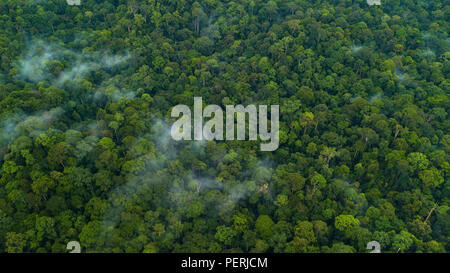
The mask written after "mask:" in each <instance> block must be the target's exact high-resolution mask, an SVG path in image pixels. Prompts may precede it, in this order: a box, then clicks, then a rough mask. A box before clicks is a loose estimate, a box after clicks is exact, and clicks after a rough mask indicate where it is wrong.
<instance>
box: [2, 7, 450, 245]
mask: <svg viewBox="0 0 450 273" xmlns="http://www.w3.org/2000/svg"><path fill="white" fill-rule="evenodd" d="M445 2H446V1H434V0H430V1H425V0H423V1H412V0H385V1H382V5H381V6H368V5H367V3H366V1H365V0H353V1H352V0H331V1H319V0H313V1H306V0H288V1H283V0H269V1H258V0H241V1H219V0H198V1H188V0H161V1H157V0H145V1H137V0H135V1H133V0H130V1H125V0H107V1H100V0H89V1H85V0H82V5H81V6H69V5H67V4H66V2H65V1H63V0H50V1H44V0H41V1H33V0H1V1H0V26H1V28H0V54H1V67H0V73H1V74H0V130H1V131H0V166H1V171H0V176H1V178H0V252H66V251H67V250H66V244H67V243H68V242H69V241H73V240H75V241H79V242H80V243H81V246H82V251H83V252H86V251H88V252H94V251H102V252H368V250H367V249H366V245H367V243H368V242H369V241H372V240H376V241H379V242H380V243H381V249H382V251H383V252H397V251H400V252H446V251H449V250H450V241H449V238H450V237H449V236H450V210H449V206H450V204H449V195H450V182H449V175H450V173H449V172H450V163H449V161H450V160H449V159H450V157H449V151H450V134H449V126H450V123H449V120H448V113H447V112H448V109H449V102H450V101H449V96H448V94H449V91H450V90H449V89H450V81H449V77H448V75H449V72H450V51H449V38H448V33H447V31H448V30H449V22H448V18H450V5H449V4H448V2H447V4H443V3H445ZM194 96H201V97H203V100H204V103H205V104H218V105H221V106H224V105H227V104H243V105H248V104H263V105H271V104H279V105H280V111H281V115H280V124H281V125H280V126H281V132H280V148H279V149H278V150H277V151H275V152H261V151H260V149H259V143H258V142H256V141H217V142H214V141H211V142H195V141H190V142H188V141H187V142H174V141H172V140H171V138H170V134H169V130H170V124H171V122H173V119H171V118H170V110H171V108H172V107H173V106H175V105H177V104H188V105H192V102H193V97H194Z"/></svg>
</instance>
